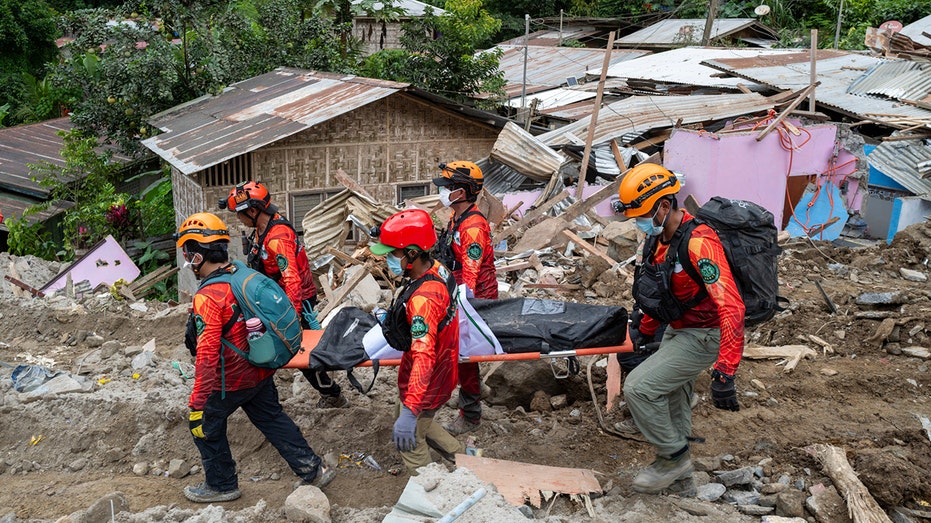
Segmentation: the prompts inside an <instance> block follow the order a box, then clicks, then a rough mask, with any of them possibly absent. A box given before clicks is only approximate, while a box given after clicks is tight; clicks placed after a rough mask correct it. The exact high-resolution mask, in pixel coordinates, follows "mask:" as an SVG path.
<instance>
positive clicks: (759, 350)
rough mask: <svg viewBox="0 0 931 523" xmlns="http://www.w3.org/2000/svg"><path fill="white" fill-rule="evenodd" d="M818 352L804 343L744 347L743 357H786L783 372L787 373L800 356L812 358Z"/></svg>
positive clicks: (759, 358) (752, 358) (755, 358)
mask: <svg viewBox="0 0 931 523" xmlns="http://www.w3.org/2000/svg"><path fill="white" fill-rule="evenodd" d="M817 355H818V353H817V352H815V351H814V350H813V349H811V348H809V347H807V346H805V345H782V346H778V347H747V348H745V349H744V355H743V357H744V358H749V359H751V360H765V359H773V358H786V359H788V362H787V363H786V368H785V370H784V371H783V372H785V373H789V372H792V370H793V369H795V367H796V365H798V363H799V361H801V360H802V358H809V359H814V358H815V356H817Z"/></svg>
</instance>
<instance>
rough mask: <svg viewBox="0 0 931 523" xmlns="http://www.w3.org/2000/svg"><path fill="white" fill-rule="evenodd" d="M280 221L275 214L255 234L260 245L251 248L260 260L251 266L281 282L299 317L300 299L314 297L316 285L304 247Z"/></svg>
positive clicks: (291, 229)
mask: <svg viewBox="0 0 931 523" xmlns="http://www.w3.org/2000/svg"><path fill="white" fill-rule="evenodd" d="M282 221H283V218H282V217H281V215H280V214H278V213H276V214H275V215H274V216H272V219H271V221H269V225H268V229H267V230H266V231H265V234H264V235H262V236H260V237H259V239H260V241H261V242H262V245H261V246H256V247H255V248H257V249H258V250H259V252H258V253H256V254H257V255H258V256H259V258H260V259H261V262H262V263H261V267H253V268H255V269H257V270H260V271H261V272H262V273H264V274H265V275H266V276H268V277H269V278H271V279H273V280H275V281H276V282H278V285H281V288H282V289H284V292H285V294H287V295H288V298H289V299H290V300H291V303H293V304H294V308H295V309H296V310H297V315H298V317H300V316H301V312H302V310H301V309H302V306H303V304H302V302H303V301H304V300H309V299H312V298H314V297H315V296H316V295H317V287H316V286H315V285H314V279H313V273H312V272H311V271H310V262H309V261H308V260H307V254H306V252H305V251H304V246H303V245H301V243H300V242H299V241H298V238H297V233H296V232H294V229H293V228H292V227H291V225H290V224H289V223H286V222H282ZM276 222H278V223H276Z"/></svg>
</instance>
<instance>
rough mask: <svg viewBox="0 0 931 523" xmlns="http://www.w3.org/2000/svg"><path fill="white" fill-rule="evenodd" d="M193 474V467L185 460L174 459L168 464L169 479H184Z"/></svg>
mask: <svg viewBox="0 0 931 523" xmlns="http://www.w3.org/2000/svg"><path fill="white" fill-rule="evenodd" d="M190 472H191V466H190V465H189V464H188V463H187V462H186V461H184V460H183V459H173V460H171V461H170V462H169V463H168V477H169V478H183V477H184V476H187V475H188V474H189V473H190Z"/></svg>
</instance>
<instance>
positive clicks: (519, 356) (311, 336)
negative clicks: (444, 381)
mask: <svg viewBox="0 0 931 523" xmlns="http://www.w3.org/2000/svg"><path fill="white" fill-rule="evenodd" d="M321 337H323V331H322V330H305V331H304V339H303V341H302V342H301V350H300V351H298V353H297V354H295V355H294V357H293V358H291V361H289V362H288V363H287V365H285V368H287V369H307V368H310V353H311V351H313V350H314V347H316V346H317V344H318V343H320V338H321ZM633 351H634V347H633V345H631V343H630V339H629V338H628V339H626V340H624V343H623V344H621V345H610V346H606V347H591V348H588V349H575V350H560V351H553V352H547V353H542V352H517V353H513V354H509V353H505V354H482V355H478V356H462V357H460V358H459V363H482V362H488V361H527V360H545V359H554V358H569V357H572V356H594V355H597V354H615V353H618V352H633ZM400 364H401V359H400V358H397V359H390V360H378V365H379V366H380V367H397V366H398V365H400ZM371 366H372V360H368V361H363V362H362V363H360V364H358V365H356V367H371Z"/></svg>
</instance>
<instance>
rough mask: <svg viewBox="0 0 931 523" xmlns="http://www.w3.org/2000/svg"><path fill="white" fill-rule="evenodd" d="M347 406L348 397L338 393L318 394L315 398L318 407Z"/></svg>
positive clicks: (342, 407) (338, 407)
mask: <svg viewBox="0 0 931 523" xmlns="http://www.w3.org/2000/svg"><path fill="white" fill-rule="evenodd" d="M348 407H349V398H347V397H346V396H343V395H342V394H340V395H339V396H320V399H319V400H317V408H318V409H345V408H348Z"/></svg>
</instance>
